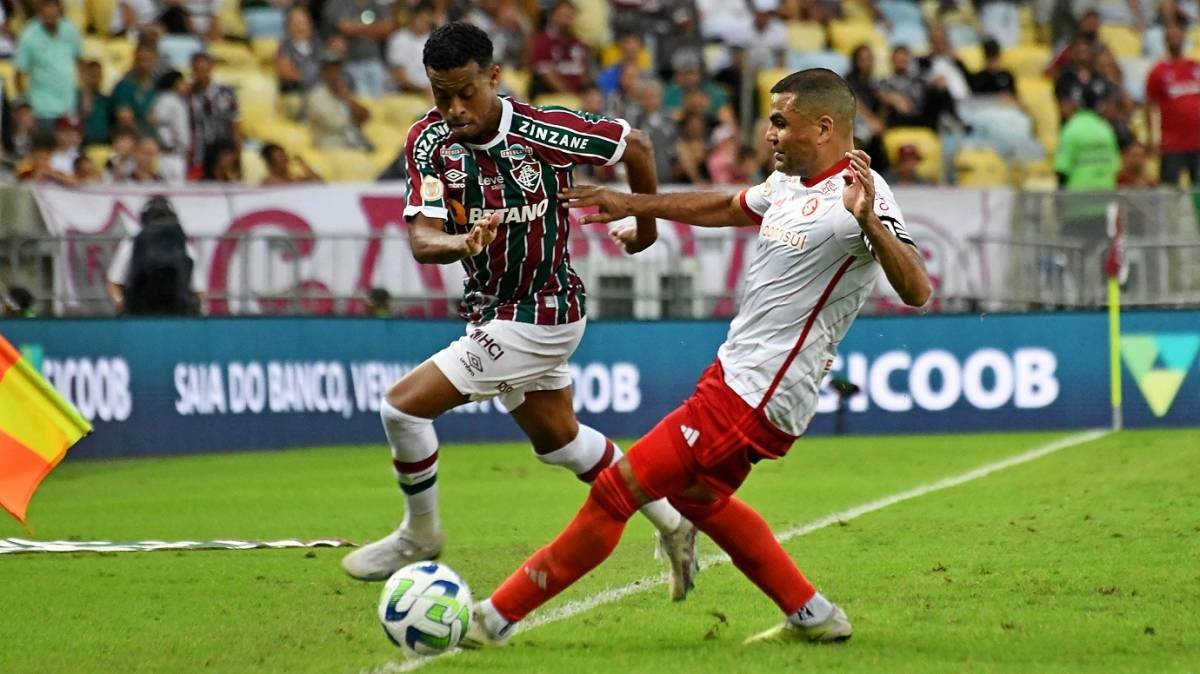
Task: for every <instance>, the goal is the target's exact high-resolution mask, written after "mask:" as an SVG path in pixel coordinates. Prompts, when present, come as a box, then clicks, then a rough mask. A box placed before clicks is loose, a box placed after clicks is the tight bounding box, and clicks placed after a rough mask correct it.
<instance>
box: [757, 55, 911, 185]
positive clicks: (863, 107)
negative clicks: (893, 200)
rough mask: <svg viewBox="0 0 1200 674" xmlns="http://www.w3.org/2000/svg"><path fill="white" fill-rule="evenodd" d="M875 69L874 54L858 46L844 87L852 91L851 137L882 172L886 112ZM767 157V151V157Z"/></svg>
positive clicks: (851, 56) (886, 159)
mask: <svg viewBox="0 0 1200 674" xmlns="http://www.w3.org/2000/svg"><path fill="white" fill-rule="evenodd" d="M874 69H875V54H874V52H873V51H872V50H871V47H869V46H868V45H865V44H860V45H859V46H857V47H855V48H854V51H853V52H852V53H851V55H850V72H848V73H847V74H846V84H847V85H849V87H850V90H851V91H853V92H854V99H855V100H854V103H855V106H856V114H855V116H854V137H855V138H857V139H859V141H860V142H859V146H860V147H861V148H862V150H863V151H864V152H866V153H867V154H869V155H871V166H873V167H875V170H876V171H880V172H882V171H886V170H887V166H888V156H887V152H885V151H884V148H883V133H884V131H886V130H887V124H886V123H885V121H884V119H885V115H886V114H887V110H886V108H885V106H884V103H883V99H882V98H880V91H879V83H878V82H877V81H876V80H875V76H874V75H873V74H872V72H873V70H874ZM764 125H765V121H764ZM769 154H770V153H769V152H768V153H767V155H768V157H769Z"/></svg>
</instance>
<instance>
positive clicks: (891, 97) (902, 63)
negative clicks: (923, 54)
mask: <svg viewBox="0 0 1200 674" xmlns="http://www.w3.org/2000/svg"><path fill="white" fill-rule="evenodd" d="M926 92H927V89H926V87H925V82H924V81H922V80H921V78H920V77H917V76H916V75H915V74H914V73H913V69H912V50H910V49H909V48H908V47H905V46H904V45H900V46H898V47H896V48H895V49H893V50H892V74H891V75H889V76H888V77H887V78H885V79H884V80H883V81H882V82H880V84H879V99H880V100H881V101H882V102H883V109H884V112H885V117H886V119H887V124H888V126H925V127H929V128H931V129H932V128H935V124H936V121H935V120H936V117H934V116H933V115H931V114H930V110H928V109H927V107H926Z"/></svg>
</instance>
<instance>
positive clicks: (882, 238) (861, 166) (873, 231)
mask: <svg viewBox="0 0 1200 674" xmlns="http://www.w3.org/2000/svg"><path fill="white" fill-rule="evenodd" d="M846 156H847V157H848V158H849V159H850V169H849V171H848V172H846V173H844V174H843V179H844V180H845V181H846V189H845V190H843V192H842V203H843V204H844V205H845V206H846V210H848V211H850V213H851V214H852V215H853V216H854V219H855V220H858V226H859V227H861V228H862V230H863V233H864V234H866V236H867V239H868V240H869V241H870V242H871V250H872V251H874V253H875V259H876V260H878V261H879V266H881V267H883V273H884V274H885V275H887V279H888V283H891V284H892V287H893V288H895V289H896V293H897V294H898V295H900V299H902V300H904V303H905V304H907V305H909V306H912V307H919V306H921V305H923V304H925V303H926V302H927V301H929V295H930V293H931V292H932V288H931V286H930V283H929V274H927V273H926V272H925V261H924V260H922V259H921V253H920V252H919V251H918V250H917V249H916V248H915V247H913V246H910V245H908V244H907V243H904V242H903V241H901V240H900V239H898V238H896V237H895V236H894V235H893V234H892V233H891V232H889V231H888V229H887V228H886V227H884V226H883V223H882V222H880V221H879V216H878V215H876V214H875V207H874V206H875V179H874V177H872V175H871V157H870V156H868V155H867V153H866V152H863V151H862V150H854V151H853V152H847V153H846Z"/></svg>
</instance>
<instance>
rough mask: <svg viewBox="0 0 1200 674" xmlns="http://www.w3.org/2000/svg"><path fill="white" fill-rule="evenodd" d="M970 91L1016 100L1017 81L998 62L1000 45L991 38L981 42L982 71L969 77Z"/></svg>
mask: <svg viewBox="0 0 1200 674" xmlns="http://www.w3.org/2000/svg"><path fill="white" fill-rule="evenodd" d="M971 91H973V92H975V93H976V94H980V95H983V96H1000V97H1003V98H1006V99H1008V100H1012V101H1015V100H1016V97H1017V81H1016V79H1015V78H1014V77H1013V75H1012V73H1011V72H1009V71H1008V70H1005V69H1004V65H1003V64H1002V63H1001V61H1000V43H999V42H996V41H995V40H993V39H991V38H988V39H986V40H984V41H983V70H980V71H979V72H977V73H975V74H973V75H971Z"/></svg>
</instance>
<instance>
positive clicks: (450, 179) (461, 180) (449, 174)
mask: <svg viewBox="0 0 1200 674" xmlns="http://www.w3.org/2000/svg"><path fill="white" fill-rule="evenodd" d="M443 175H444V176H446V182H447V184H448V185H449V186H450V188H451V189H456V190H461V189H462V188H464V187H466V182H465V181H466V179H467V174H466V173H463V172H462V171H459V170H458V169H450V170H449V171H446V172H445V173H444V174H443Z"/></svg>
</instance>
